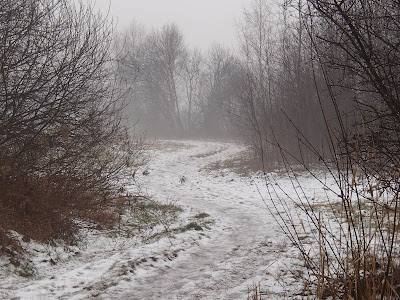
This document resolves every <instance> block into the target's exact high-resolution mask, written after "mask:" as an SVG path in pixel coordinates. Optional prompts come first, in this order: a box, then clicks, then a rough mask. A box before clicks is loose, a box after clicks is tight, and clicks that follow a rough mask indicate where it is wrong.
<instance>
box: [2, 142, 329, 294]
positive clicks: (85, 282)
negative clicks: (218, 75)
mask: <svg viewBox="0 0 400 300" xmlns="http://www.w3.org/2000/svg"><path fill="white" fill-rule="evenodd" d="M245 150H246V148H245V147H244V146H240V145H236V144H234V143H228V142H226V143H224V142H211V141H161V142H157V143H155V145H153V146H152V148H151V149H150V150H149V153H150V155H151V160H150V163H149V165H148V166H147V167H146V168H147V170H146V171H147V172H148V173H147V172H143V171H144V170H141V171H140V172H138V174H137V176H136V177H137V180H138V182H140V184H141V186H142V188H143V189H145V190H144V192H145V193H146V194H147V195H149V196H152V197H153V199H155V200H157V201H160V202H166V203H168V202H170V201H176V203H177V204H178V205H179V206H181V207H183V208H184V211H183V212H182V213H181V215H180V217H179V220H177V221H176V223H174V224H173V226H175V227H174V229H176V230H175V231H173V233H172V234H170V235H169V236H165V235H164V236H162V237H161V238H159V239H149V240H145V241H142V240H141V237H140V236H121V235H118V234H117V235H113V233H112V232H109V233H107V232H97V231H93V232H91V231H89V232H88V233H87V236H85V238H84V239H83V240H82V243H83V245H82V246H79V247H75V248H69V249H70V250H68V251H70V252H68V251H67V252H65V250H62V249H58V248H54V249H50V248H49V247H47V246H46V245H39V244H36V243H32V244H31V245H29V248H30V249H31V250H30V253H33V257H32V266H33V267H34V268H36V269H35V270H36V271H37V272H36V275H35V276H33V277H27V278H23V277H21V276H17V275H16V274H15V273H12V272H13V271H12V270H11V271H10V272H11V273H7V261H1V260H0V265H1V266H2V267H3V268H4V270H5V271H4V272H2V273H0V299H20V300H25V299H26V300H42V299H43V300H44V299H46V300H47V299H65V300H66V299H68V300H69V299H73V300H78V299H94V298H95V299H138V300H139V299H141V300H142V299H146V300H149V299H157V300H158V299H248V296H249V289H252V288H254V286H256V285H260V286H261V288H262V291H263V292H265V295H264V298H265V299H284V298H296V297H293V294H294V293H296V291H298V290H300V289H301V287H299V282H297V281H296V278H295V277H294V276H292V274H291V272H290V271H289V270H293V269H296V268H297V267H296V266H294V265H293V263H295V264H296V263H298V260H296V259H295V257H296V255H297V251H296V250H295V249H294V248H293V246H291V244H290V243H289V242H288V239H287V237H286V236H284V235H283V233H282V231H281V230H280V228H279V226H278V225H277V224H276V222H275V220H274V219H273V217H272V216H271V215H270V213H269V212H268V210H267V207H266V205H265V204H264V203H263V199H262V197H261V195H264V196H265V195H266V194H267V191H266V185H265V181H264V180H263V178H260V177H257V176H251V177H241V176H239V175H238V174H237V173H234V172H233V170H232V169H229V168H228V167H227V166H228V165H230V166H231V165H232V160H235V158H237V157H238V156H241V155H243V151H245ZM227 160H231V162H230V164H228V165H227V164H225V163H224V162H226V161H227ZM237 161H238V162H239V160H237ZM145 174H146V175H145ZM278 178H280V179H279V185H282V186H283V187H284V189H285V191H288V192H289V193H292V194H293V191H290V190H291V188H292V184H291V181H290V180H286V179H284V178H283V177H282V176H279V177H278ZM304 180H306V181H305V182H303V184H304V186H307V187H309V188H310V190H309V192H310V193H311V192H313V193H314V194H315V188H314V186H316V184H315V180H313V179H308V178H305V179H304ZM307 180H310V181H309V182H308V181H307ZM132 188H134V187H132ZM317 196H318V195H317ZM314 197H315V196H314ZM316 198H318V197H316ZM319 198H321V197H319ZM201 214H202V215H203V216H206V217H204V218H202V219H199V218H197V217H198V216H199V215H201ZM193 222H196V223H198V224H200V225H201V226H202V229H203V230H187V229H186V230H179V229H182V228H185V226H187V225H188V224H191V223H193ZM161 230H162V231H163V229H162V228H161ZM153 233H154V232H153ZM71 251H72V252H71ZM49 257H57V264H56V265H52V264H50V263H49ZM28 267H29V266H28ZM297 269H299V268H297ZM282 285H283V286H282ZM264 298H263V299H264Z"/></svg>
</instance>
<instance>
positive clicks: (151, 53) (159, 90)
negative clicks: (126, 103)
mask: <svg viewBox="0 0 400 300" xmlns="http://www.w3.org/2000/svg"><path fill="white" fill-rule="evenodd" d="M185 53H186V47H185V44H184V39H183V35H182V33H181V32H180V30H179V29H178V27H177V26H176V25H175V24H168V25H165V26H163V28H162V29H161V30H158V31H157V30H156V31H154V32H153V33H152V34H151V35H150V36H149V38H148V42H147V51H146V57H145V68H144V70H143V71H144V72H145V75H144V76H145V80H146V84H147V89H148V94H149V96H150V97H151V100H152V101H154V102H153V103H154V105H155V106H156V107H155V108H156V109H158V112H159V113H161V114H162V116H163V117H164V119H165V121H166V122H168V124H169V126H170V128H171V129H172V130H173V132H174V133H175V134H178V135H180V134H182V133H183V131H184V124H183V121H182V101H181V99H180V91H181V84H182V82H181V78H180V74H181V72H182V69H183V66H184V58H185ZM153 112H154V111H153Z"/></svg>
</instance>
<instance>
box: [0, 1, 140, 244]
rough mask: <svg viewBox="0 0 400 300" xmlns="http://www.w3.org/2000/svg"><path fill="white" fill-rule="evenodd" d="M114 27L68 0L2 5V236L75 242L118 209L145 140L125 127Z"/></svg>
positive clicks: (7, 239)
mask: <svg viewBox="0 0 400 300" xmlns="http://www.w3.org/2000/svg"><path fill="white" fill-rule="evenodd" d="M111 41H112V26H111V24H109V23H107V21H106V20H105V19H103V18H102V17H101V15H98V14H95V13H94V12H93V9H92V8H91V7H84V6H82V5H81V6H79V7H77V6H75V5H74V4H73V3H72V2H71V1H69V0H28V1H16V0H4V1H2V4H1V8H0V191H1V192H0V220H1V221H0V244H1V245H2V251H5V250H6V248H7V245H8V244H10V241H11V240H12V239H11V238H10V230H14V231H16V232H19V233H21V234H23V235H25V236H27V237H29V238H33V239H38V240H40V241H51V240H54V239H58V238H61V239H67V240H71V239H72V237H73V233H74V231H75V229H76V227H75V225H74V224H76V220H79V219H89V220H90V219H93V218H92V217H93V216H95V215H96V214H98V213H99V211H103V212H110V204H111V203H112V200H113V199H114V198H115V196H116V195H117V193H116V191H117V190H118V189H119V188H120V186H117V185H118V182H119V181H118V179H119V178H120V176H121V175H124V174H125V173H126V172H127V171H128V170H129V167H132V166H133V165H134V164H135V163H136V160H137V157H138V153H139V152H140V147H139V146H138V143H133V142H131V141H130V140H129V137H128V134H127V130H126V129H125V128H124V127H123V126H122V125H121V110H122V107H123V105H122V103H121V102H120V97H119V95H120V92H119V91H118V89H117V85H116V84H115V80H114V74H113V64H112V57H111V52H110V49H109V47H110V44H111Z"/></svg>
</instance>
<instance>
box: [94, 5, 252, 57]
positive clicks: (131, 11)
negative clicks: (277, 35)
mask: <svg viewBox="0 0 400 300" xmlns="http://www.w3.org/2000/svg"><path fill="white" fill-rule="evenodd" d="M92 2H93V3H94V5H95V7H96V8H97V9H98V10H100V11H101V12H102V13H103V14H105V13H107V11H108V8H109V7H110V12H109V16H110V17H112V18H113V19H114V20H115V21H117V29H122V28H124V27H127V26H128V25H129V24H130V23H131V22H132V20H135V21H137V22H138V23H141V24H143V25H145V26H146V27H147V28H149V29H152V28H159V27H161V26H162V25H164V24H166V23H168V22H175V23H176V24H177V25H178V26H179V27H180V29H181V30H182V32H183V34H184V35H185V39H186V42H187V45H188V46H189V47H197V48H199V49H201V50H206V49H207V48H208V47H209V46H210V45H211V44H212V43H213V42H218V43H221V44H224V45H226V46H229V47H230V46H233V45H234V44H235V40H236V31H235V30H236V29H235V21H234V20H235V19H236V20H237V19H239V18H240V17H241V16H242V11H243V8H244V7H247V6H249V4H250V3H251V0H92Z"/></svg>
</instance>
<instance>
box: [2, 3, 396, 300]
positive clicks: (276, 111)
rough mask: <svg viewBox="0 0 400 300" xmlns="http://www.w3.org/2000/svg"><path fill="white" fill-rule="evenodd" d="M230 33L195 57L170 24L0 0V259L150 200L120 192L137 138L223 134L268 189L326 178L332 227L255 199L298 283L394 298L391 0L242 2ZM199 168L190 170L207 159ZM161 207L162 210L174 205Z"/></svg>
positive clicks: (130, 171)
mask: <svg viewBox="0 0 400 300" xmlns="http://www.w3.org/2000/svg"><path fill="white" fill-rule="evenodd" d="M215 30H218V28H216V29H215ZM236 32H237V43H236V46H235V47H230V46H227V45H224V44H221V43H219V42H218V41H216V42H215V43H214V44H213V45H212V46H210V48H209V49H208V50H199V49H195V48H193V47H192V46H191V45H190V44H188V43H187V41H186V37H185V35H184V34H183V31H182V28H180V27H179V26H178V25H177V24H175V23H173V22H172V23H167V24H165V25H163V26H160V27H157V28H153V27H150V26H148V24H140V23H138V22H137V21H135V20H132V23H131V25H130V26H128V27H126V28H124V29H120V28H118V29H117V28H116V27H115V26H114V24H113V23H112V21H111V20H109V19H108V17H107V16H103V15H101V14H100V13H98V12H96V10H95V9H94V6H93V5H92V4H90V3H89V4H88V3H85V2H84V1H83V2H76V1H72V0H26V1H19V0H1V1H0V254H1V256H2V257H3V256H4V257H8V258H9V263H8V264H12V265H14V266H15V267H16V268H17V267H19V266H20V265H21V264H20V260H21V261H22V260H23V258H22V256H23V253H24V251H25V250H26V249H24V245H26V244H24V243H28V242H29V241H31V240H34V241H38V242H41V243H49V244H51V243H53V244H56V243H57V242H58V241H60V240H61V241H64V242H66V243H70V244H73V243H75V242H76V241H77V236H78V233H79V231H80V230H81V229H82V228H86V227H85V226H89V225H87V224H89V223H90V224H91V225H93V224H95V225H93V227H95V228H96V229H99V228H101V229H104V228H106V229H110V228H114V229H115V228H117V227H118V228H119V229H120V227H121V222H122V221H121V220H122V219H123V217H124V216H126V215H125V214H126V213H127V212H129V213H132V212H134V213H137V212H138V211H139V212H142V211H143V210H144V208H148V206H149V202H151V201H150V200H151V199H150V198H147V197H144V196H143V195H141V194H140V192H141V190H140V192H137V191H136V190H135V191H134V192H132V191H130V190H128V188H127V187H133V186H136V185H137V182H136V179H137V177H135V176H137V175H138V173H137V170H139V169H140V168H141V167H143V166H144V165H145V163H147V159H148V157H147V156H146V155H144V153H147V152H146V150H148V149H146V147H145V145H147V144H146V143H147V141H146V138H150V139H152V138H157V139H175V140H195V139H198V140H204V139H212V140H218V141H221V140H222V141H228V140H229V141H232V140H234V141H240V142H243V143H244V144H246V145H247V146H248V147H250V148H251V150H252V155H253V156H254V157H255V158H256V159H257V160H258V161H259V164H258V165H259V166H260V167H259V169H260V170H261V169H262V172H261V173H260V174H262V176H264V177H262V178H263V180H264V185H265V186H266V187H270V186H272V185H270V183H271V182H272V181H271V180H270V177H269V176H270V174H269V173H268V172H270V171H276V170H279V171H280V172H282V173H284V174H285V175H288V174H290V176H292V177H290V178H291V180H292V185H293V186H296V187H299V188H300V189H301V188H303V187H304V185H301V184H299V182H298V181H297V179H298V177H296V176H297V173H295V172H294V171H293V170H294V169H296V170H297V169H301V170H303V171H304V170H306V171H307V172H309V173H308V174H309V175H311V177H313V178H314V179H316V181H318V182H319V183H321V182H323V181H324V180H325V179H326V178H327V177H329V178H333V182H334V184H335V188H331V187H329V188H327V187H326V186H324V189H323V190H329V191H330V192H331V191H333V190H334V191H335V197H336V198H334V199H335V200H337V201H336V202H339V206H340V209H339V211H340V212H341V213H342V215H341V216H340V217H338V216H335V217H336V219H335V221H332V222H333V223H334V225H335V226H336V227H335V226H333V227H334V228H336V229H334V230H332V229H331V227H329V226H330V225H329V226H328V225H327V224H328V222H322V221H321V215H320V213H319V212H318V211H317V209H318V208H320V207H322V206H323V205H326V203H325V204H323V205H320V207H317V206H316V205H315V204H314V202H312V203H311V201H310V199H312V200H315V199H314V198H307V197H306V198H307V200H306V201H305V204H304V202H302V203H303V204H304V205H303V206H301V205H300V204H299V203H298V202H296V201H294V200H293V198H296V197H298V198H299V199H300V198H301V197H302V195H303V194H304V195H305V193H303V192H304V191H303V190H302V191H301V192H298V191H297V190H296V191H295V192H293V194H292V195H289V194H287V193H286V191H284V193H285V197H282V196H281V197H278V196H277V195H278V193H277V192H276V190H277V189H278V187H276V188H275V186H279V185H278V184H276V185H274V189H276V190H274V191H273V192H271V190H268V193H265V194H261V192H260V195H261V197H263V201H264V204H266V206H268V204H269V205H272V209H271V208H270V207H269V210H270V213H272V215H273V218H274V220H275V221H277V223H278V224H279V225H280V226H281V229H282V230H283V231H284V233H285V234H286V235H287V236H288V237H289V238H290V240H291V242H292V244H293V245H295V246H296V247H297V248H298V250H299V253H300V254H301V255H302V257H303V263H304V264H303V265H304V266H305V267H306V268H307V270H308V271H309V272H308V277H307V276H306V275H304V277H307V279H306V280H305V281H306V282H307V284H309V283H310V282H317V283H316V284H315V285H316V287H315V286H314V287H315V288H314V290H313V293H314V295H317V296H318V298H319V299H326V298H327V297H332V298H333V299H337V298H343V299H378V298H379V299H395V298H399V294H400V276H399V274H400V261H399V257H400V253H399V252H398V249H399V248H398V245H399V244H400V243H399V240H398V228H399V225H400V223H399V220H400V219H399V218H398V214H399V204H400V201H399V194H400V75H399V74H400V3H399V0H364V1H361V0H282V1H266V0H253V1H251V3H250V4H249V5H248V6H247V7H245V8H244V10H243V13H242V15H241V17H240V18H239V19H238V20H236ZM175 142H176V141H175ZM215 145H217V146H218V147H220V145H219V144H214V146H215ZM147 146H148V147H150V146H149V145H147ZM194 147H195V146H193V147H192V148H194ZM196 147H198V148H197V150H196V151H200V150H198V149H200V148H201V147H200V146H196ZM210 147H211V146H210ZM215 147H216V146H215ZM188 148H190V147H188ZM228 148H229V147H226V148H224V147H222V146H221V147H220V148H219V150H215V153H214V152H212V151H211V152H210V153H214V154H218V153H224V152H223V151H227V152H225V153H230V152H229V151H228V150H229V149H228ZM227 149H228V150H227ZM153 150H154V149H153ZM193 151H194V150H193ZM239 152H240V151H239V150H238V151H237V153H236V152H235V154H238V153H239ZM210 153H208V154H206V155H204V153H203V154H202V153H200V152H199V153H197V152H196V154H192V155H193V158H196V159H199V158H204V157H207V156H212V155H211V154H210ZM232 153H233V152H232ZM209 163H211V160H210V161H209ZM213 163H215V164H217V165H219V164H220V163H221V161H213ZM196 166H198V167H199V169H198V172H197V171H196V172H197V173H199V174H200V172H201V171H202V170H203V169H202V168H206V167H207V166H206V165H201V164H200V163H199V164H198V165H196ZM317 169H318V170H320V169H323V170H324V171H325V172H326V173H325V175H324V176H325V177H324V179H323V178H322V177H323V176H319V175H318V176H317V175H315V173H314V170H317ZM260 170H259V171H260ZM282 170H283V171H282ZM196 172H194V173H192V174H197V173H196ZM141 174H142V175H143V176H148V175H149V172H148V170H144V171H143V172H142V173H141ZM274 174H275V173H274ZM326 174H328V175H326ZM152 175H153V174H152ZM201 175H202V176H203V175H204V174H203V173H201ZM139 176H140V175H139ZM179 176H180V180H179V182H180V184H181V185H180V187H184V183H185V182H186V180H187V178H186V177H185V175H184V174H179ZM196 176H197V175H196ZM199 176H200V175H199ZM204 176H206V175H204ZM288 176H289V175H288ZM160 178H161V179H162V180H166V177H165V178H164V177H158V179H159V180H161V179H160ZM215 178H217V176H216V177H215ZM167 179H168V178H167ZM215 180H217V179H215ZM232 180H233V179H232ZM201 181H202V180H198V181H197V183H198V182H201ZM226 184H227V185H228V183H226ZM163 185H164V182H160V183H159V184H158V185H157V187H159V186H163ZM282 190H283V189H282ZM215 192H216V193H217V192H219V191H215ZM274 192H275V194H274ZM229 195H231V194H229ZM293 195H295V196H293ZM143 199H144V200H143ZM265 199H268V201H269V202H268V201H265ZM296 199H297V198H296ZM292 200H293V201H292ZM146 201H147V202H146ZM301 201H304V199H303V198H301ZM301 201H300V202H301ZM288 202H291V203H292V204H293V203H295V204H296V207H297V208H299V207H300V208H301V213H303V214H304V215H303V217H304V218H306V219H307V221H308V224H309V225H310V224H311V225H310V226H311V227H313V230H314V231H312V232H313V235H314V238H315V241H317V244H318V246H319V253H317V254H318V255H315V256H314V257H311V255H310V252H309V251H308V252H307V251H306V250H305V249H306V248H305V246H304V244H303V241H302V240H301V238H300V237H299V228H301V230H303V231H304V232H305V231H306V226H304V223H303V219H300V216H299V217H298V218H299V219H300V221H299V222H300V223H301V226H300V225H299V224H297V225H295V221H294V220H297V219H296V218H297V216H295V214H294V211H292V208H293V207H289V206H288V205H287V203H288ZM328 202H329V201H328ZM336 202H335V203H336ZM132 203H135V205H137V207H135V208H134V209H133V208H132V206H131V205H132ZM240 203H242V202H240ZM329 204H332V203H331V202H330V203H329ZM146 205H147V206H146ZM152 205H153V203H152ZM336 205H337V203H336ZM153 206H154V205H153ZM153 206H152V208H154V207H153ZM156 207H157V209H158V208H159V207H161V208H162V209H166V210H167V211H168V213H171V210H172V213H171V214H172V215H173V218H172V217H171V219H173V220H176V218H177V217H176V215H175V214H178V211H180V210H179V209H178V208H176V207H175V206H173V205H170V203H167V204H162V205H160V206H156ZM171 207H172V208H171ZM279 207H283V209H278V208H279ZM168 209H169V210H168ZM221 210H225V208H223V209H222V208H221ZM330 210H331V211H333V212H336V210H334V209H330ZM164 212H165V211H163V213H164ZM157 216H158V215H157ZM168 216H169V215H168ZM203 216H204V215H203ZM293 216H295V217H293ZM163 217H165V215H163ZM235 217H238V216H237V215H235ZM174 218H175V219H174ZM168 220H169V221H170V219H168ZM157 224H158V223H157ZM343 224H345V225H343ZM139 225H140V224H139ZM158 225H160V224H158ZM162 225H163V228H164V229H165V232H167V233H168V234H169V233H170V232H168V230H169V224H168V225H165V223H162ZM192 225H193V224H192ZM154 226H155V225H154ZM307 226H308V225H307ZM138 227H140V226H138ZM160 227H161V225H160ZM140 228H141V227H140ZM195 228H198V227H195ZM337 228H338V229H337ZM164 229H163V230H164ZM196 230H197V229H196ZM335 230H337V231H335ZM310 232H311V231H310ZM337 232H339V233H337ZM317 248H318V247H317ZM220 254H221V253H220ZM221 255H222V254H221ZM315 257H317V258H316V259H315ZM310 270H311V271H310ZM307 284H305V286H306V285H307ZM366 287H368V288H366ZM255 290H256V291H257V287H256V289H255ZM0 296H1V295H0ZM255 299H257V296H256V298H255Z"/></svg>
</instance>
